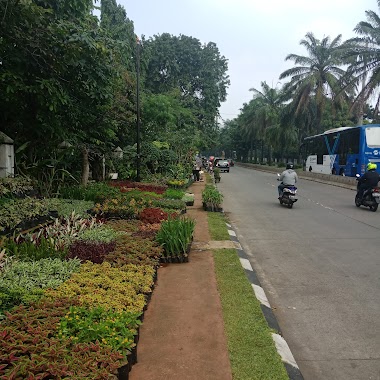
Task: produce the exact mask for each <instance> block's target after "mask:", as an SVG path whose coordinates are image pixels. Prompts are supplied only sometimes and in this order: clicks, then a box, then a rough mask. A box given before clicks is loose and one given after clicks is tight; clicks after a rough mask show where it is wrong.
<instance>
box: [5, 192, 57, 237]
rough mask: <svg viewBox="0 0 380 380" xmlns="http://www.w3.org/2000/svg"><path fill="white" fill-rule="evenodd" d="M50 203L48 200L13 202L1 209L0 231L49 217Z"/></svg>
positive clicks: (28, 199) (30, 199) (31, 199)
mask: <svg viewBox="0 0 380 380" xmlns="http://www.w3.org/2000/svg"><path fill="white" fill-rule="evenodd" d="M49 211H50V203H49V201H48V200H46V199H33V198H25V199H19V200H11V201H9V202H7V203H5V204H3V205H2V207H1V209H0V231H4V230H6V229H7V228H8V229H14V228H16V227H17V226H18V225H19V224H20V223H22V222H24V221H27V220H33V219H35V218H38V217H43V216H48V215H49Z"/></svg>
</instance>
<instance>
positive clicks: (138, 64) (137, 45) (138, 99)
mask: <svg viewBox="0 0 380 380" xmlns="http://www.w3.org/2000/svg"><path fill="white" fill-rule="evenodd" d="M136 42H137V44H136V78H137V80H136V86H137V88H136V108H137V110H136V111H137V112H136V113H137V120H136V134H137V157H136V158H137V162H136V166H137V167H136V169H137V173H136V181H137V182H140V166H141V154H140V40H139V38H138V37H137V36H136Z"/></svg>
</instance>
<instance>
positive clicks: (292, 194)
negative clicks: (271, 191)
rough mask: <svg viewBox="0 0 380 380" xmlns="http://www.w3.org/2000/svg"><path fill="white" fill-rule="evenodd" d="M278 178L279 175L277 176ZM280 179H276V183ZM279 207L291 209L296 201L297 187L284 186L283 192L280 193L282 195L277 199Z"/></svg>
mask: <svg viewBox="0 0 380 380" xmlns="http://www.w3.org/2000/svg"><path fill="white" fill-rule="evenodd" d="M277 176H278V177H279V176H280V174H277ZM279 180H280V179H279V178H277V181H279ZM278 200H279V201H280V204H281V205H285V206H287V207H288V208H292V207H293V204H294V203H296V202H297V201H298V198H297V187H296V186H286V187H284V190H283V191H282V195H281V196H280V197H279V198H278Z"/></svg>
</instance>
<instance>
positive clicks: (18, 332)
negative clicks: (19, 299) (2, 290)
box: [0, 298, 127, 380]
mask: <svg viewBox="0 0 380 380" xmlns="http://www.w3.org/2000/svg"><path fill="white" fill-rule="evenodd" d="M76 304H77V302H76V300H67V299H65V298H63V299H55V300H47V299H42V300H40V301H39V302H38V303H36V304H32V305H31V306H29V307H28V308H26V307H25V306H24V305H21V306H19V307H17V308H15V309H13V310H12V312H11V313H7V319H6V320H4V321H3V322H2V324H1V328H0V337H1V341H2V344H1V345H0V376H1V377H2V378H4V379H11V378H14V379H27V378H36V379H37V378H40V379H42V378H56V379H58V378H62V379H63V378H72V379H86V378H87V379H93V380H104V379H110V380H111V379H114V380H116V379H117V376H116V372H117V369H118V368H119V367H121V366H122V365H124V364H126V362H127V361H126V359H125V355H121V354H120V353H118V352H117V351H115V350H113V349H112V348H111V347H109V346H107V345H104V344H101V343H89V344H88V343H81V344H78V343H76V342H74V340H73V339H72V337H69V338H61V339H60V338H58V337H57V331H58V327H59V322H60V320H61V319H62V318H63V317H64V316H65V315H66V314H67V312H68V311H69V307H70V306H73V305H76ZM32 376H33V377H32Z"/></svg>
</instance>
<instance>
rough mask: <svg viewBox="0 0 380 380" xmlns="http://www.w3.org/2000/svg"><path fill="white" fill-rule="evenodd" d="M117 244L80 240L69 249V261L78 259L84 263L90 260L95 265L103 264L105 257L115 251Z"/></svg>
mask: <svg viewBox="0 0 380 380" xmlns="http://www.w3.org/2000/svg"><path fill="white" fill-rule="evenodd" d="M115 247H116V243H115V242H111V243H101V242H89V241H82V240H78V241H76V242H74V243H73V244H72V245H71V246H70V249H69V253H68V254H67V256H66V258H67V259H74V258H78V259H79V260H81V261H82V262H84V261H86V260H89V261H92V262H93V263H95V264H101V263H102V262H103V261H104V258H105V256H106V255H107V254H108V253H110V252H113V251H114V250H115Z"/></svg>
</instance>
